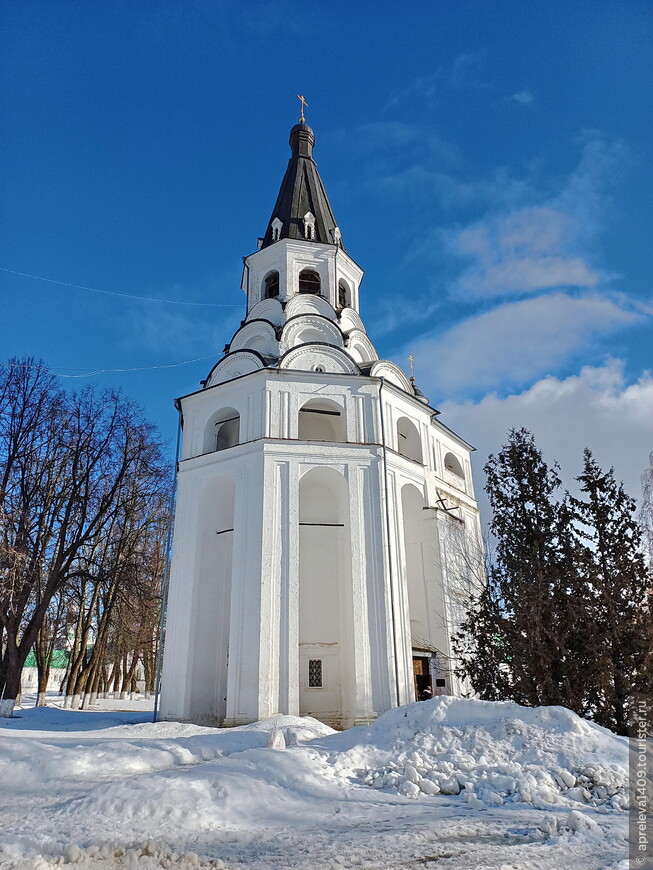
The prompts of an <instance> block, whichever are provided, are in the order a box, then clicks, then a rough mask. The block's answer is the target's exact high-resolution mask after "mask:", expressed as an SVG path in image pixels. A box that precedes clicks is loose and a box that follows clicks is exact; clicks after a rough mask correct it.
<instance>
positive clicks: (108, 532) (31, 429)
mask: <svg viewBox="0 0 653 870" xmlns="http://www.w3.org/2000/svg"><path fill="white" fill-rule="evenodd" d="M0 451H1V452H0V486H1V489H0V504H1V505H2V514H0V520H1V521H2V522H1V525H0V572H1V573H0V627H1V629H2V650H1V652H2V656H1V658H0V698H2V701H1V704H0V715H5V716H6V715H11V714H12V711H13V706H14V703H15V699H16V697H17V695H18V693H19V690H20V679H21V671H22V668H23V665H24V662H25V659H26V658H27V655H28V653H29V651H30V649H31V648H32V646H33V645H34V643H35V641H36V640H37V636H38V632H39V630H40V629H41V628H42V626H43V624H44V621H45V619H46V614H47V612H48V609H49V608H50V607H51V605H52V601H53V598H54V597H55V596H56V595H57V593H59V592H60V590H62V589H63V588H64V586H66V585H67V584H69V583H72V582H74V581H75V580H76V579H82V580H83V579H84V578H86V579H88V580H91V581H92V580H94V579H97V577H96V574H95V573H94V572H95V569H96V567H97V565H96V563H95V560H96V559H97V555H98V553H101V552H104V551H105V550H106V549H107V546H109V549H110V550H111V551H112V552H114V553H118V554H123V553H124V552H126V551H128V550H129V548H130V547H133V542H130V541H129V540H128V539H129V534H128V533H127V532H126V531H123V523H124V521H125V517H126V515H127V514H128V513H129V512H130V511H133V510H135V509H136V507H135V506H141V505H142V504H144V503H145V502H147V499H148V498H150V497H151V496H152V493H155V494H156V498H157V503H159V502H160V501H161V495H160V491H161V489H162V488H165V486H166V473H165V471H164V468H163V463H162V461H161V453H160V447H159V444H158V443H157V442H156V440H155V439H154V436H153V430H152V427H151V426H150V425H149V424H147V423H145V422H143V421H142V419H141V418H140V413H139V412H138V410H137V409H136V408H135V407H134V406H133V405H131V404H130V403H128V402H126V401H125V400H124V399H123V398H122V397H121V396H120V395H119V394H118V393H116V392H111V391H107V392H103V393H101V394H98V393H96V392H95V391H94V390H92V389H90V388H88V389H86V390H84V391H83V392H82V393H80V394H74V393H64V392H63V391H61V390H60V389H59V388H58V387H57V385H56V382H55V381H54V379H53V378H52V377H51V376H49V375H46V374H44V369H43V367H42V366H39V365H37V364H35V363H34V361H33V360H26V361H17V360H12V361H11V362H10V363H9V364H8V365H7V366H4V367H2V369H0ZM123 537H124V538H125V540H123ZM107 541H109V542H110V544H109V545H107V543H106V542H107ZM121 559H122V555H118V556H116V557H115V558H114V561H113V565H114V567H116V566H118V565H121V564H122V563H121ZM69 679H70V675H69Z"/></svg>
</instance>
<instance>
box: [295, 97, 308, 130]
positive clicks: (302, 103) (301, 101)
mask: <svg viewBox="0 0 653 870" xmlns="http://www.w3.org/2000/svg"><path fill="white" fill-rule="evenodd" d="M297 99H298V100H299V102H300V103H301V108H300V110H299V123H300V124H305V123H306V118H304V106H308V103H307V102H306V100H305V99H304V98H303V97H302V95H301V94H297Z"/></svg>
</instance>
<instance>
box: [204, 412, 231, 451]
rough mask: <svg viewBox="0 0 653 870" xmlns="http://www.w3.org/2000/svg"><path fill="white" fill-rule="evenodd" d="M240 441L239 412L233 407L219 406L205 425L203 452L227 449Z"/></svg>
mask: <svg viewBox="0 0 653 870" xmlns="http://www.w3.org/2000/svg"><path fill="white" fill-rule="evenodd" d="M239 443H240V414H239V413H238V411H236V409H235V408H221V409H220V410H219V411H218V412H217V413H215V414H214V415H213V416H212V417H211V418H210V420H209V422H208V423H207V425H206V429H205V433H204V453H212V452H213V451H214V450H227V449H228V448H229V447H234V446H235V445H236V444H239Z"/></svg>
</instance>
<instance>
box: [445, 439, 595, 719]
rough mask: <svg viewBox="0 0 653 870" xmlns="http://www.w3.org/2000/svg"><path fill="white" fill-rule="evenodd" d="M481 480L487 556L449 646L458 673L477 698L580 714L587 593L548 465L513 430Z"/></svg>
mask: <svg viewBox="0 0 653 870" xmlns="http://www.w3.org/2000/svg"><path fill="white" fill-rule="evenodd" d="M485 473H486V475H487V484H486V491H487V493H488V496H489V499H490V505H491V507H492V512H493V519H492V523H491V526H490V529H491V532H492V534H493V535H494V536H495V538H496V553H495V558H494V561H493V564H492V565H491V566H490V567H489V570H488V581H487V586H486V588H485V589H484V590H483V592H482V594H481V595H480V596H479V597H478V599H477V600H476V601H475V602H474V603H473V604H472V606H471V608H470V610H469V612H468V616H467V619H466V621H465V622H464V623H463V625H462V628H461V633H460V634H459V637H458V642H457V653H458V656H459V658H460V660H461V662H462V671H463V673H464V675H465V676H467V677H468V678H469V680H470V682H471V684H472V686H473V688H474V690H475V691H476V692H478V694H479V695H480V696H481V697H482V698H485V699H488V700H498V699H503V700H512V701H517V702H518V703H522V704H530V705H537V704H563V705H564V706H567V707H570V708H571V709H573V710H575V711H576V712H578V713H580V714H581V715H582V714H585V713H586V712H587V701H586V681H587V679H588V676H589V674H591V673H592V672H593V671H594V670H595V667H596V666H595V664H594V661H593V656H592V653H591V645H588V644H587V642H586V640H587V633H588V632H589V633H590V634H593V631H592V629H591V628H590V626H589V625H588V623H587V622H586V621H585V620H584V619H583V617H582V614H584V613H587V611H588V590H587V587H586V585H585V584H584V583H583V582H582V576H581V574H580V573H579V570H578V553H579V548H578V542H577V539H576V536H575V534H574V530H573V525H572V521H571V520H572V512H571V510H572V509H571V505H570V503H569V500H568V499H567V498H560V497H559V496H558V493H559V490H560V486H561V481H560V477H559V475H558V469H557V466H554V467H553V468H551V467H549V466H548V465H547V463H546V462H545V461H544V459H543V457H542V453H541V452H540V451H539V450H538V449H537V446H536V444H535V440H534V438H533V435H532V434H531V433H530V432H528V431H527V430H525V429H519V430H512V431H511V432H510V433H509V440H508V443H507V444H506V445H505V446H504V447H503V449H502V450H501V452H500V453H499V454H498V455H497V456H490V458H489V460H488V463H487V465H486V466H485ZM579 622H580V625H581V626H582V627H581V628H580V629H579Z"/></svg>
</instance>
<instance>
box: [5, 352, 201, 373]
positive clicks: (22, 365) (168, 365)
mask: <svg viewBox="0 0 653 870" xmlns="http://www.w3.org/2000/svg"><path fill="white" fill-rule="evenodd" d="M207 359H215V354H213V353H210V354H208V355H207V356H198V357H195V359H186V360H183V361H182V362H176V363H163V364H162V365H158V366H135V367H134V368H123V369H92V370H90V371H89V370H85V369H73V368H65V367H63V366H62V367H59V366H53V367H52V368H50V367H48V366H40V365H35V364H32V363H12V362H10V363H6V365H8V366H9V367H10V368H20V369H38V370H39V371H42V372H47V373H48V374H49V375H56V376H57V377H58V378H91V377H93V376H94V375H102V374H107V373H115V372H145V371H152V370H154V369H174V368H177V367H179V366H187V365H190V363H196V362H202V361H203V360H207ZM58 368H61V369H62V370H61V371H56V369H58ZM65 372H80V373H81V374H75V375H72V374H65Z"/></svg>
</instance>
